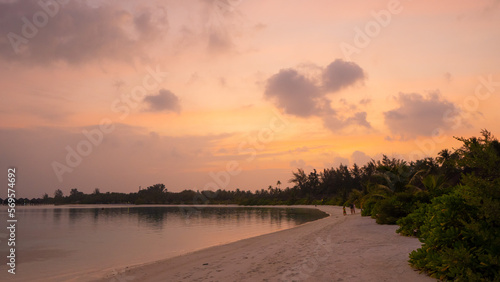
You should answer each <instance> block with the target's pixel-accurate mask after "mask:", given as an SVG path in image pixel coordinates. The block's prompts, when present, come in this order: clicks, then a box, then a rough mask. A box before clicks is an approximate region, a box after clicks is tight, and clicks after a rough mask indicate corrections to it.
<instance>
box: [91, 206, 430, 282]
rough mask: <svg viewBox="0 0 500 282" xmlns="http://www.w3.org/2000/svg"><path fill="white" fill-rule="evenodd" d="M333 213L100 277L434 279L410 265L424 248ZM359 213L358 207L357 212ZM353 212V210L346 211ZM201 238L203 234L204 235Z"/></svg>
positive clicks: (368, 222) (337, 210)
mask: <svg viewBox="0 0 500 282" xmlns="http://www.w3.org/2000/svg"><path fill="white" fill-rule="evenodd" d="M317 208H318V209H320V210H322V211H325V212H327V213H329V214H330V215H331V216H330V217H326V218H324V219H320V220H316V221H313V222H309V223H306V224H303V225H300V226H298V227H295V228H292V229H287V230H283V231H279V232H275V233H271V234H266V235H262V236H258V237H253V238H249V239H245V240H241V241H237V242H234V243H230V244H226V245H221V246H215V247H211V248H207V249H203V250H200V251H196V252H193V253H189V254H186V255H182V256H178V257H174V258H170V259H167V260H162V261H158V262H155V263H152V264H147V265H142V266H136V267H130V268H127V269H123V270H121V271H118V272H117V271H114V273H112V274H108V275H106V277H105V278H104V279H102V280H101V281H144V282H145V281H433V280H435V279H433V278H430V277H428V276H426V275H425V274H420V273H419V272H418V271H415V270H414V269H412V268H411V267H410V266H409V264H408V254H409V253H410V252H411V251H412V250H414V249H417V248H418V247H419V246H420V242H419V241H418V240H417V239H416V238H408V237H403V236H400V235H398V234H396V233H395V230H396V229H397V226H389V225H378V224H376V223H375V220H373V219H371V218H369V217H361V216H360V214H359V213H357V214H355V215H350V214H348V215H347V216H343V215H342V208H341V207H333V206H318V207H317ZM358 212H359V210H358ZM348 213H349V210H348ZM200 236H203V234H200Z"/></svg>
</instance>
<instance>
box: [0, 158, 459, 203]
mask: <svg viewBox="0 0 500 282" xmlns="http://www.w3.org/2000/svg"><path fill="white" fill-rule="evenodd" d="M441 154H448V152H447V151H443V152H442V153H441ZM443 162H444V159H443V158H438V159H433V158H426V159H422V160H418V161H416V162H411V163H406V162H405V161H403V160H400V159H394V158H393V159H390V158H388V157H387V156H383V159H382V160H381V161H374V160H372V161H370V162H369V163H367V164H365V165H364V166H362V167H359V166H358V165H356V164H354V166H353V167H351V168H349V167H347V166H345V165H340V166H339V167H338V168H328V169H324V170H323V171H321V172H317V171H316V170H314V171H312V172H310V173H309V174H306V173H305V172H304V170H303V169H298V170H297V171H296V172H293V173H292V178H291V179H290V180H289V181H288V183H289V184H292V185H293V186H292V187H286V188H281V186H282V183H281V181H277V182H276V184H274V185H269V187H267V189H261V190H257V191H255V192H252V191H242V190H240V189H236V190H231V191H227V190H217V191H193V190H184V191H182V192H169V191H167V189H166V188H165V185H164V184H155V185H152V186H149V187H147V188H145V189H140V190H139V191H138V192H134V193H128V194H127V193H117V192H106V193H102V192H100V189H99V188H95V190H94V191H93V192H92V193H90V194H85V193H83V192H80V191H78V189H77V188H73V189H71V190H70V193H69V195H64V194H63V192H62V191H61V190H60V189H57V190H55V192H54V193H53V197H51V196H49V195H48V194H44V195H43V196H42V198H33V199H31V200H30V199H27V198H20V199H18V200H17V203H18V204H29V205H45V204H56V205H63V204H138V205H142V204H197V205H198V204H239V205H297V204H316V205H325V204H326V205H344V204H346V203H348V202H349V203H350V202H356V204H357V205H358V206H360V205H361V202H360V201H359V199H358V197H357V196H358V195H360V194H365V193H366V192H367V191H368V190H369V188H370V187H372V186H374V185H375V186H380V185H386V186H387V187H388V188H389V189H393V190H394V191H395V192H400V191H403V190H404V189H405V187H404V186H405V181H406V180H407V179H405V177H406V178H412V177H413V180H412V185H414V186H415V187H418V188H420V189H425V184H424V182H422V181H423V179H424V178H425V177H426V176H427V175H430V174H434V173H444V174H446V175H447V176H450V177H449V179H450V183H452V182H455V183H456V182H457V181H458V178H459V175H460V171H459V170H457V169H452V168H449V167H448V165H446V164H443ZM417 172H418V174H417ZM400 174H402V175H400ZM414 176H415V177H414ZM395 178H397V179H395ZM290 186H291V185H290ZM353 192H355V193H354V194H353ZM353 196H356V197H353ZM0 200H1V199H0Z"/></svg>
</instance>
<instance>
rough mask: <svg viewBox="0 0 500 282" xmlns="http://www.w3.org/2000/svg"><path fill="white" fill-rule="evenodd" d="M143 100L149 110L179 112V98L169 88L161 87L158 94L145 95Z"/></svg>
mask: <svg viewBox="0 0 500 282" xmlns="http://www.w3.org/2000/svg"><path fill="white" fill-rule="evenodd" d="M144 102H145V103H146V104H147V105H148V111H150V112H163V111H165V112H176V113H180V111H181V105H180V102H179V98H178V97H177V96H176V95H175V94H174V93H172V92H171V91H169V90H165V89H161V90H160V91H159V92H158V95H152V96H146V97H145V98H144Z"/></svg>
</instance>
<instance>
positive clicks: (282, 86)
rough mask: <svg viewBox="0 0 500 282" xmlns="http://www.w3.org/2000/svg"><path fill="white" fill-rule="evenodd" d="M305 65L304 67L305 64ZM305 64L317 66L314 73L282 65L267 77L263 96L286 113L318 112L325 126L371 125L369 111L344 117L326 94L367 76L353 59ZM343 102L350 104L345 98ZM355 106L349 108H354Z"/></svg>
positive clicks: (368, 126) (310, 67) (307, 67)
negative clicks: (316, 64)
mask: <svg viewBox="0 0 500 282" xmlns="http://www.w3.org/2000/svg"><path fill="white" fill-rule="evenodd" d="M304 66H305V67H304ZM301 67H302V68H305V69H312V68H313V69H314V71H312V73H313V75H309V76H306V75H304V74H301V73H299V72H298V71H297V70H295V69H292V68H289V69H282V70H280V71H279V72H278V73H277V74H275V75H273V76H271V77H270V78H268V79H267V82H266V87H265V92H264V97H265V98H267V99H269V100H271V101H273V102H274V104H275V105H276V106H277V107H279V108H280V109H282V110H284V111H285V113H287V114H290V115H295V116H298V117H311V116H319V117H321V118H322V119H323V123H324V125H325V127H327V128H328V129H330V130H332V131H337V130H340V129H343V128H345V127H346V126H350V125H355V126H362V127H365V128H371V125H370V123H369V122H368V121H367V120H366V112H357V113H355V114H354V115H353V116H351V117H347V118H346V117H341V116H340V115H339V113H338V111H337V110H335V109H334V108H332V106H331V100H330V99H329V98H328V97H327V95H328V94H329V93H331V92H337V91H339V90H340V89H342V88H346V87H348V86H350V85H354V84H356V83H358V82H361V81H363V80H364V79H365V75H364V71H363V70H362V69H361V67H359V66H358V65H356V64H355V63H352V62H344V61H343V60H340V59H337V60H335V61H334V62H333V63H331V64H330V65H328V66H327V67H326V68H324V69H323V68H321V67H318V66H315V65H314V66H311V65H310V64H302V65H301ZM340 103H343V104H347V102H346V101H345V100H340ZM355 108H356V107H355V106H353V107H351V109H349V110H350V111H353V110H355Z"/></svg>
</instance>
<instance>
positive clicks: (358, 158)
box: [351, 151, 372, 166]
mask: <svg viewBox="0 0 500 282" xmlns="http://www.w3.org/2000/svg"><path fill="white" fill-rule="evenodd" d="M351 159H352V162H353V163H355V164H357V165H358V166H363V165H365V164H366V163H368V162H369V161H370V160H371V159H372V158H371V157H370V156H368V155H367V154H365V153H364V152H361V151H354V152H353V153H352V155H351Z"/></svg>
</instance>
